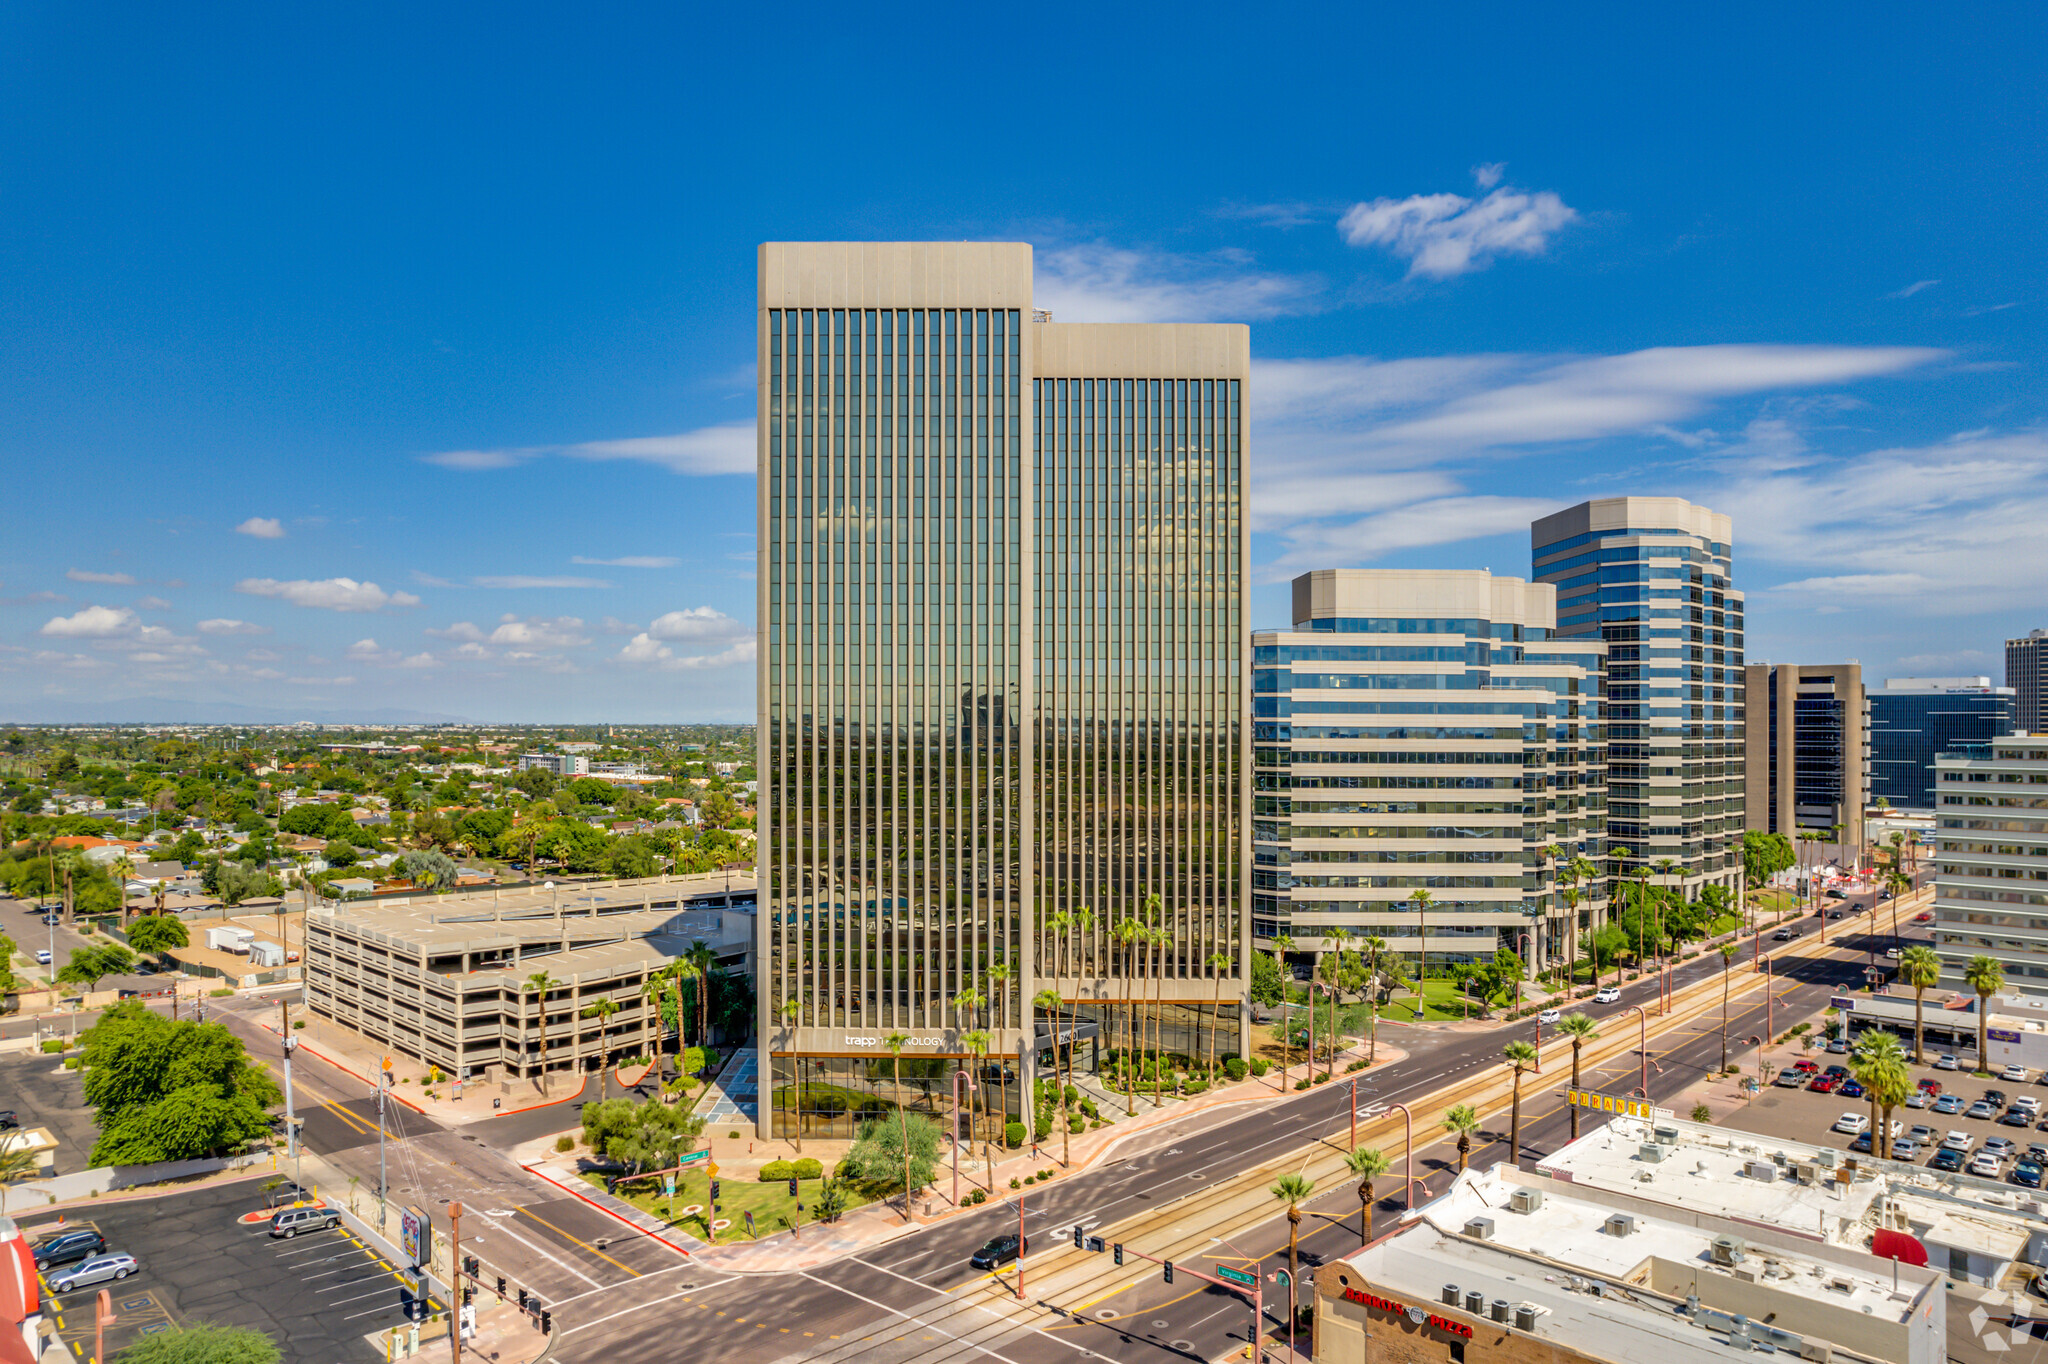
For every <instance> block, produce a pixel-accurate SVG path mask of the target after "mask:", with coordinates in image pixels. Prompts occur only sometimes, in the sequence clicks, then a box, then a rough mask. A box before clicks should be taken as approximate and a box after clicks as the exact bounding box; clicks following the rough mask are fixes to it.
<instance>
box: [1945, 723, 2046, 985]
mask: <svg viewBox="0 0 2048 1364" xmlns="http://www.w3.org/2000/svg"><path fill="white" fill-rule="evenodd" d="M1934 770H1935V778H1936V784H1935V789H1936V798H1937V800H1938V801H1939V804H1938V805H1937V806H1936V807H1935V809H1936V823H1937V825H1938V827H1937V828H1936V830H1935V887H1934V950H1935V952H1936V953H1938V954H1939V955H1940V957H1941V983H1942V984H1943V985H1944V986H1947V987H1948V988H1950V989H1957V990H1960V989H1964V988H1966V983H1965V982H1964V980H1963V971H1964V969H1965V968H1966V967H1967V966H1968V964H1969V961H1970V959H1971V958H1972V957H1980V956H1982V957H1990V958H1992V959H1993V960H1995V961H1997V962H1998V963H1999V965H2000V966H2001V967H2003V968H2004V971H2005V984H2006V986H2007V987H2008V988H2009V989H2012V990H2017V991H2019V992H2021V993H2024V994H2030V995H2044V996H2048V736H2042V735H2028V734H2012V735H2008V736H2005V737H2003V738H1997V739H1993V740H1992V741H1991V751H1990V752H1989V753H1981V754H1953V753H1951V754H1944V755H1943V756H1941V757H1940V758H1937V759H1936V760H1935V764H1934Z"/></svg>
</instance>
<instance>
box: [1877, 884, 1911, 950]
mask: <svg viewBox="0 0 2048 1364" xmlns="http://www.w3.org/2000/svg"><path fill="white" fill-rule="evenodd" d="M1884 888H1885V889H1886V890H1887V891H1889V892H1891V901H1892V942H1893V943H1894V944H1896V943H1897V942H1898V941H1899V897H1901V896H1902V895H1904V894H1905V893H1906V892H1907V891H1909V890H1911V889H1912V888H1913V881H1912V878H1911V877H1909V876H1907V875H1906V874H1905V873H1904V872H1902V871H1900V870H1899V869H1898V868H1897V867H1893V868H1892V869H1891V870H1890V871H1888V872H1886V873H1885V874H1884Z"/></svg>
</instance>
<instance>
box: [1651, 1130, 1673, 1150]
mask: <svg viewBox="0 0 2048 1364" xmlns="http://www.w3.org/2000/svg"><path fill="white" fill-rule="evenodd" d="M1654 1135H1655V1136H1656V1138H1657V1140H1658V1141H1661V1142H1663V1143H1664V1144H1665V1145H1666V1146H1676V1145H1678V1129H1677V1128H1675V1127H1659V1128H1657V1129H1656V1130H1655V1133H1654Z"/></svg>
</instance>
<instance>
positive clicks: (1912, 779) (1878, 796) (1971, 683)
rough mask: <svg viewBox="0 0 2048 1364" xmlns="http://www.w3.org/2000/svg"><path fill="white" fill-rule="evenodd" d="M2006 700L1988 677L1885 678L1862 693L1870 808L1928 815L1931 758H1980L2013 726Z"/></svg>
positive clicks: (2009, 695)
mask: <svg viewBox="0 0 2048 1364" xmlns="http://www.w3.org/2000/svg"><path fill="white" fill-rule="evenodd" d="M2014 701H2015V697H2014V693H2013V689H2012V688H2011V687H1994V686H1992V685H1991V679H1990V678H1988V677H1893V678H1887V679H1886V680H1885V684H1884V686H1882V687H1881V688H1879V689H1878V690H1876V691H1873V692H1871V693H1870V800H1871V803H1872V804H1873V805H1875V804H1877V803H1879V802H1883V803H1885V804H1887V805H1889V806H1891V808H1892V809H1894V810H1915V811H1919V810H1925V811H1928V812H1929V813H1932V812H1933V810H1934V760H1935V758H1937V757H1938V756H1940V755H1941V754H1943V753H1956V754H1962V755H1965V756H1967V755H1970V754H1978V755H1988V754H1989V753H1990V752H1991V741H1992V740H1993V739H1996V738H1999V737H2000V736H2002V735H2006V734H2010V733H2012V732H2013V730H2015V729H2016V728H2018V726H2017V725H2015V724H2014V723H2013V711H2014ZM1877 841H1880V842H1881V841H1882V840H1881V839H1880V840H1877Z"/></svg>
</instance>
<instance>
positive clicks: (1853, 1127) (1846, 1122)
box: [1834, 1113, 1870, 1132]
mask: <svg viewBox="0 0 2048 1364" xmlns="http://www.w3.org/2000/svg"><path fill="white" fill-rule="evenodd" d="M1834 1130H1835V1131H1837V1132H1868V1131H1869V1130H1870V1119H1869V1118H1868V1117H1867V1116H1866V1115H1864V1114H1862V1113H1844V1114H1843V1115H1842V1116H1841V1117H1839V1118H1836V1119H1835V1127H1834Z"/></svg>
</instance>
